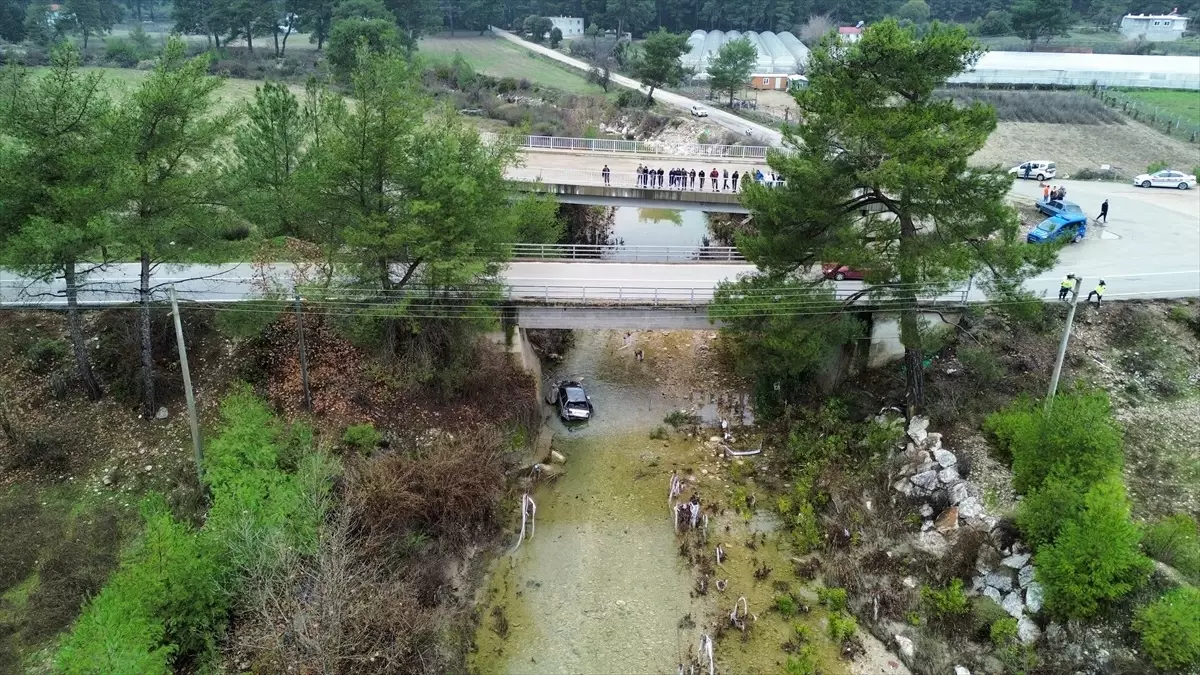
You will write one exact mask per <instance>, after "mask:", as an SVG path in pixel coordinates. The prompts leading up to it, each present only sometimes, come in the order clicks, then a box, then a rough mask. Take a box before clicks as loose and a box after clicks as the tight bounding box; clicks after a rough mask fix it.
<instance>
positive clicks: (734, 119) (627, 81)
mask: <svg viewBox="0 0 1200 675" xmlns="http://www.w3.org/2000/svg"><path fill="white" fill-rule="evenodd" d="M492 32H493V33H495V34H496V35H499V36H500V37H502V38H504V39H505V40H508V41H510V42H513V43H515V44H517V45H519V46H521V47H523V48H525V49H528V50H529V51H531V52H535V53H538V54H541V55H542V56H545V57H547V58H551V59H554V60H555V61H558V62H559V63H565V64H567V65H568V66H571V67H572V68H575V69H578V70H581V71H583V72H585V73H586V72H587V71H589V70H591V68H592V67H591V66H590V65H588V64H587V63H584V62H583V61H580V60H579V59H573V58H571V57H570V56H567V55H565V54H560V53H559V52H556V51H554V50H553V49H550V48H548V47H543V46H542V45H535V44H533V43H532V42H527V41H525V40H522V39H521V38H519V37H517V36H516V35H513V34H512V33H509V32H508V31H506V30H501V29H499V28H495V27H493V28H492ZM610 79H611V81H613V82H615V83H616V84H619V85H621V86H622V87H626V88H628V89H633V90H635V91H639V92H642V93H643V94H645V93H646V92H647V87H646V86H645V85H643V84H642V83H641V82H638V81H637V80H634V79H631V78H628V77H625V76H624V75H618V74H616V73H613V74H612V75H611V76H610ZM654 100H656V101H659V102H661V103H666V104H667V105H673V106H675V107H676V108H679V109H681V110H684V111H689V112H690V111H691V109H692V106H694V105H699V106H701V107H702V108H704V109H705V110H707V111H708V119H710V120H712V121H713V122H715V123H717V124H719V125H721V126H722V127H725V128H726V129H729V130H730V131H732V132H734V133H735V134H739V135H742V136H744V137H745V138H746V139H747V140H750V141H755V142H757V143H759V144H762V145H773V146H780V145H783V134H781V133H779V131H778V130H777V129H772V128H770V127H764V126H763V125H761V124H757V123H755V122H751V121H749V120H745V119H742V118H741V117H738V116H737V115H734V114H732V113H727V112H725V111H723V110H719V109H717V108H713V107H712V106H710V105H707V104H704V103H701V102H699V101H694V100H692V99H690V98H687V97H686V96H680V95H679V94H673V93H671V92H669V91H663V90H661V89H655V90H654ZM747 130H748V131H749V132H750V133H749V134H748V135H747V134H746V132H747Z"/></svg>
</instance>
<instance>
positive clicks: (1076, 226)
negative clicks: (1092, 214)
mask: <svg viewBox="0 0 1200 675" xmlns="http://www.w3.org/2000/svg"><path fill="white" fill-rule="evenodd" d="M1087 220H1088V219H1087V216H1085V215H1083V214H1082V213H1064V214H1061V215H1057V216H1051V217H1049V218H1047V219H1045V220H1043V221H1042V222H1040V223H1038V226H1037V227H1035V228H1033V229H1032V230H1030V231H1029V235H1028V236H1026V237H1025V241H1027V242H1029V243H1031V244H1044V243H1046V242H1052V241H1061V240H1064V239H1065V240H1069V241H1072V242H1075V243H1079V242H1081V241H1083V238H1084V237H1086V236H1087Z"/></svg>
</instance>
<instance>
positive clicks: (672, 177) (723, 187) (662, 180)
mask: <svg viewBox="0 0 1200 675" xmlns="http://www.w3.org/2000/svg"><path fill="white" fill-rule="evenodd" d="M600 176H601V177H602V178H603V179H604V184H605V185H611V184H612V171H611V170H610V169H609V168H608V165H607V164H605V165H604V168H603V169H601V170H600ZM634 179H635V183H636V185H637V187H640V188H664V187H665V188H669V189H672V190H698V191H702V190H704V189H705V182H706V181H707V183H708V185H709V188H708V189H709V190H710V191H712V192H738V191H740V190H741V189H742V188H744V187H745V186H746V182H747V181H749V180H754V181H755V182H758V183H766V184H767V185H778V184H780V183H781V182H782V180H781V179H780V178H778V177H777V176H776V175H775V174H774V173H773V172H772V173H771V174H770V177H769V178H768V176H767V175H766V174H764V173H763V172H762V170H761V169H756V170H755V171H754V172H753V173H751V172H750V171H748V170H747V171H744V172H742V171H737V170H734V171H733V173H730V172H729V169H724V170H718V169H717V168H716V167H713V168H712V169H711V170H709V171H705V170H704V169H699V170H697V169H685V168H675V169H663V168H661V167H660V168H657V169H652V168H650V167H649V166H646V165H644V164H641V165H638V168H637V171H636V172H635V173H634ZM697 180H699V185H697Z"/></svg>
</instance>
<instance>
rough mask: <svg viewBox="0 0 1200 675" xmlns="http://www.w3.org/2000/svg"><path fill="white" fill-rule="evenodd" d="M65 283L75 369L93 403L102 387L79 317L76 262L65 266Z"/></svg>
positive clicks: (68, 324)
mask: <svg viewBox="0 0 1200 675" xmlns="http://www.w3.org/2000/svg"><path fill="white" fill-rule="evenodd" d="M63 281H64V282H66V295H67V328H68V330H69V332H70V334H71V349H72V351H74V353H75V367H76V369H77V370H78V371H79V381H80V383H81V384H83V391H84V392H85V393H86V394H87V395H88V398H90V399H92V400H93V401H96V400H99V399H100V396H101V391H100V385H99V383H97V382H96V376H95V375H94V374H93V373H92V364H91V360H90V359H89V358H88V353H87V343H86V342H84V339H83V321H82V319H81V318H80V316H79V284H78V281H77V280H76V278H75V262H74V261H71V262H69V263H67V264H66V265H64V266H63Z"/></svg>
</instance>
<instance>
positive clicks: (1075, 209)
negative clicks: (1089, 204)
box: [1062, 202, 1083, 213]
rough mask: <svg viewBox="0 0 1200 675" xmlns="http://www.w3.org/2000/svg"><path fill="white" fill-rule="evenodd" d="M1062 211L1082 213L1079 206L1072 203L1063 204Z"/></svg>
mask: <svg viewBox="0 0 1200 675" xmlns="http://www.w3.org/2000/svg"><path fill="white" fill-rule="evenodd" d="M1062 210H1063V211H1070V212H1071V213H1083V209H1081V208H1079V205H1078V204H1075V203H1073V202H1063V205H1062Z"/></svg>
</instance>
